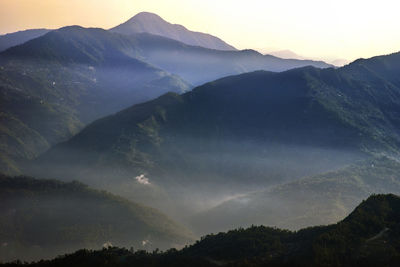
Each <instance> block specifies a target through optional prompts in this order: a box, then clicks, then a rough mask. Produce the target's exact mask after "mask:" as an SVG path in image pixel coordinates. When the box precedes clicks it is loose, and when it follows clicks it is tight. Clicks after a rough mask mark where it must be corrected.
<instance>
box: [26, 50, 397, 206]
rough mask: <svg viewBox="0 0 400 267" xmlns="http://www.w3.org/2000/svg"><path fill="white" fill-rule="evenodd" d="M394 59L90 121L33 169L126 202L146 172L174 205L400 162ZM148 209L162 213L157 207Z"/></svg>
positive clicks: (245, 80) (217, 85) (237, 81)
mask: <svg viewBox="0 0 400 267" xmlns="http://www.w3.org/2000/svg"><path fill="white" fill-rule="evenodd" d="M399 58H400V53H395V54H392V55H388V56H380V57H375V58H371V59H367V60H358V61H356V62H354V63H352V64H350V65H348V66H346V67H343V68H339V69H333V68H330V69H317V68H313V67H304V68H299V69H293V70H289V71H286V72H281V73H273V72H265V71H258V72H253V73H246V74H241V75H238V76H231V77H226V78H223V79H220V80H217V81H214V82H211V83H207V84H205V85H203V86H200V87H197V88H195V89H194V90H192V91H190V92H187V93H185V94H182V95H178V94H173V93H168V94H166V95H163V96H161V97H160V98H158V99H156V100H153V101H150V102H147V103H143V104H140V105H135V106H132V107H130V108H128V109H125V110H123V111H121V112H119V113H117V114H114V115H111V116H108V117H105V118H103V119H100V120H98V121H95V122H94V123H92V124H90V125H88V126H87V127H86V128H85V129H83V130H82V131H81V132H80V133H79V134H77V135H75V136H74V137H73V138H72V139H70V140H69V141H67V142H64V143H61V144H59V145H57V146H54V147H53V148H52V149H50V150H49V151H48V152H46V153H44V154H43V155H41V156H40V157H39V158H38V159H37V160H36V161H35V162H34V163H33V167H34V169H36V170H31V171H33V173H34V174H35V175H37V176H40V177H42V176H43V177H59V178H60V179H68V178H69V177H75V178H78V179H81V180H82V181H85V182H87V183H89V184H91V185H95V186H100V187H102V186H104V188H110V187H112V188H113V190H115V191H113V192H118V193H121V194H124V196H127V197H139V195H140V194H131V193H129V191H126V190H125V188H126V186H125V184H126V182H125V181H129V180H130V179H131V177H132V176H137V175H141V174H146V175H147V176H148V177H150V179H152V181H153V183H154V184H155V185H157V186H160V187H161V188H163V189H164V190H165V191H166V194H167V195H169V196H171V197H172V198H175V201H176V203H183V201H182V199H177V198H179V197H183V196H184V195H185V194H190V195H193V194H195V193H194V192H195V191H196V186H201V185H210V184H212V185H213V186H212V190H215V192H211V191H212V190H211V191H209V194H210V196H208V195H207V196H204V195H203V197H204V198H205V199H206V200H207V199H211V198H212V196H213V195H219V194H222V192H223V193H226V194H228V195H232V194H233V195H234V194H239V193H240V194H242V193H244V192H246V191H247V192H248V191H252V190H255V189H256V188H260V187H266V186H271V185H277V184H281V183H283V182H285V181H291V180H295V179H298V178H300V177H303V176H311V175H315V174H318V173H321V172H325V171H329V170H332V169H335V168H338V167H342V166H345V165H348V164H350V163H352V162H355V161H356V160H359V159H364V158H366V157H368V156H369V155H374V154H379V153H385V154H387V155H390V154H392V155H398V153H399V141H400V136H399V134H398V133H399V128H398V127H399V123H398V118H399V115H398V114H399V112H400V80H399V78H398V77H400V76H399V73H400V66H399V65H398V62H400V60H399ZM118 184H120V188H118ZM177 188H181V191H179V190H178V191H177ZM183 188H185V189H183ZM188 188H192V189H193V190H189V189H188ZM224 190H228V191H225V192H224ZM229 190H230V191H229ZM177 192H180V193H177ZM142 199H144V198H140V200H141V201H142ZM134 200H138V199H134ZM194 202H200V200H194ZM146 203H147V202H146ZM185 203H186V204H187V203H188V202H185ZM148 204H151V205H154V206H155V207H158V208H162V205H164V202H163V201H162V199H161V201H160V200H159V202H158V203H157V202H151V203H148ZM193 204H195V203H193ZM177 205H178V204H177ZM191 211H192V212H194V209H193V208H192V209H191Z"/></svg>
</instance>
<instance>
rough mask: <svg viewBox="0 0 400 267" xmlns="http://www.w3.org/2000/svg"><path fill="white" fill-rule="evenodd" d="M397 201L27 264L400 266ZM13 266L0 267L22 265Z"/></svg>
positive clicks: (371, 201)
mask: <svg viewBox="0 0 400 267" xmlns="http://www.w3.org/2000/svg"><path fill="white" fill-rule="evenodd" d="M399 263H400V198H399V197H398V196H395V195H391V194H389V195H373V196H371V197H369V198H368V199H367V200H365V201H363V202H362V203H361V204H360V205H359V206H358V207H357V208H356V209H355V210H354V211H353V212H352V213H351V214H350V215H349V216H348V217H347V218H345V219H344V220H343V221H341V222H339V223H337V224H334V225H329V226H320V227H310V228H305V229H302V230H300V231H297V232H291V231H287V230H280V229H276V228H269V227H264V226H252V227H250V228H248V229H236V230H232V231H229V232H227V233H219V234H211V235H208V236H206V237H203V238H202V239H201V240H200V241H197V242H196V243H195V244H194V245H192V246H190V247H185V248H184V249H182V250H179V251H178V250H175V249H170V250H168V251H166V252H158V250H156V251H154V252H152V253H149V252H145V251H134V249H133V248H131V249H130V250H127V249H120V248H116V247H112V248H108V249H103V250H99V251H90V250H79V251H77V252H75V253H74V254H69V255H65V256H60V257H58V258H56V259H53V260H50V261H40V262H37V263H32V264H29V266H399V265H398V264H399ZM21 265H22V263H20V262H15V263H9V264H5V265H3V266H21Z"/></svg>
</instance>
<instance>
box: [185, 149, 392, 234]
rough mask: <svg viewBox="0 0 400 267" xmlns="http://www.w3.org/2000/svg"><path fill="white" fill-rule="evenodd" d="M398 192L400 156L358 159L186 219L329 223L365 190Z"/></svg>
mask: <svg viewBox="0 0 400 267" xmlns="http://www.w3.org/2000/svg"><path fill="white" fill-rule="evenodd" d="M381 193H394V194H400V162H398V161H397V160H394V159H390V158H387V157H375V158H371V159H368V160H363V161H360V162H357V163H355V164H352V165H350V166H347V167H344V168H341V169H339V170H336V171H330V172H327V173H322V174H318V175H314V176H311V177H305V178H302V179H298V180H296V181H293V182H287V183H283V184H280V185H277V186H274V187H272V188H269V189H266V190H265V189H264V190H261V191H258V192H255V193H249V194H244V195H241V196H239V197H236V198H233V199H231V200H228V201H226V202H224V203H222V204H220V205H218V206H216V207H214V208H212V209H209V210H206V211H204V212H201V213H199V214H197V215H195V216H193V218H192V219H191V225H192V226H193V228H194V229H196V231H197V232H199V233H206V232H207V231H208V229H210V228H211V229H215V230H219V231H225V230H227V229H230V228H236V227H240V226H242V227H243V226H250V225H252V224H263V225H274V226H277V227H280V228H288V229H293V230H297V229H300V228H303V227H307V226H310V225H325V224H330V223H334V222H336V221H338V220H341V219H343V218H344V217H346V216H347V215H348V214H349V213H350V212H351V211H352V210H353V209H354V208H355V207H356V205H357V204H358V203H359V202H360V201H361V200H362V199H365V198H366V197H368V196H369V195H371V194H381Z"/></svg>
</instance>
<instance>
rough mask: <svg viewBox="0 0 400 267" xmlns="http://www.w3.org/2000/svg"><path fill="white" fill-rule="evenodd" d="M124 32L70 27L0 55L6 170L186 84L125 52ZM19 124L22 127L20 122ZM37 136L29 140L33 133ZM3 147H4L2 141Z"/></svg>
mask: <svg viewBox="0 0 400 267" xmlns="http://www.w3.org/2000/svg"><path fill="white" fill-rule="evenodd" d="M128 48H129V49H130V50H134V49H135V46H134V45H133V44H132V41H131V40H130V39H129V38H128V37H123V36H120V35H118V34H113V33H109V32H107V31H104V30H101V29H83V28H80V27H67V28H63V29H60V30H57V31H52V32H49V33H48V34H46V35H44V36H42V37H40V38H37V39H34V40H31V41H29V42H27V43H25V44H23V45H19V46H16V47H13V48H10V49H8V50H7V51H5V52H3V53H1V54H0V112H1V114H2V118H1V119H2V125H1V128H0V137H1V148H0V149H1V150H0V154H1V155H2V159H1V161H0V164H1V165H0V166H1V169H0V170H2V171H3V172H5V173H18V172H19V171H20V170H21V169H20V168H19V166H18V165H19V164H20V163H22V162H23V161H25V160H29V159H32V158H34V157H36V156H38V155H39V154H40V153H42V152H43V151H45V150H46V149H48V148H49V147H50V146H51V145H54V144H56V143H58V142H61V141H64V140H67V139H68V138H70V137H71V136H72V135H74V134H76V133H77V132H78V131H79V130H80V129H81V128H82V127H83V125H84V124H87V123H88V122H91V121H93V120H94V119H98V118H99V117H102V116H105V115H108V114H111V113H114V112H117V111H119V110H120V109H122V108H125V107H128V106H130V105H132V104H135V103H139V102H142V101H146V100H149V99H152V98H155V97H157V96H159V95H161V94H163V93H166V92H168V91H174V92H179V93H181V92H183V91H185V90H187V89H189V88H190V86H189V85H188V84H187V83H186V82H184V81H183V80H181V79H180V78H179V77H177V76H174V75H170V74H168V73H166V72H165V71H162V70H160V69H157V68H155V67H152V66H150V65H149V64H147V63H144V62H142V61H140V60H137V59H135V58H134V57H133V55H129V54H128V53H126V52H125V50H126V49H128ZM22 128H23V129H24V133H20V132H18V131H17V129H22ZM32 139H35V140H39V139H40V140H39V141H38V143H39V144H38V145H34V144H33V143H36V142H32V141H31V140H32ZM5 147H6V148H5Z"/></svg>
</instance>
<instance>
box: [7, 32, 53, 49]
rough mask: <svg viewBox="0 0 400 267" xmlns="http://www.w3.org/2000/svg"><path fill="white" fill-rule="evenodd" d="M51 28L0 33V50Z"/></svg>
mask: <svg viewBox="0 0 400 267" xmlns="http://www.w3.org/2000/svg"><path fill="white" fill-rule="evenodd" d="M49 31H51V30H48V29H32V30H25V31H19V32H13V33H8V34H4V35H0V52H2V51H4V50H6V49H8V48H10V47H13V46H16V45H20V44H23V43H25V42H27V41H30V40H32V39H35V38H37V37H40V36H42V35H44V34H46V33H48V32H49Z"/></svg>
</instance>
